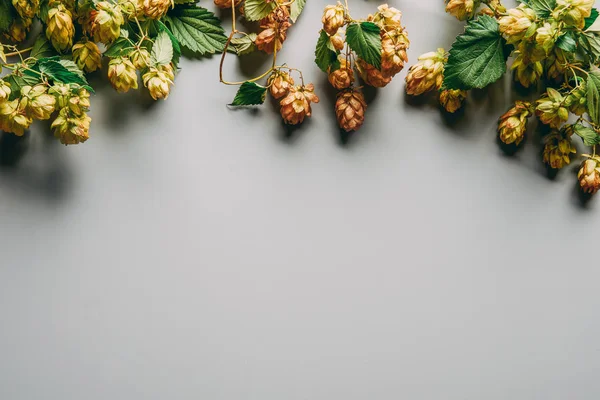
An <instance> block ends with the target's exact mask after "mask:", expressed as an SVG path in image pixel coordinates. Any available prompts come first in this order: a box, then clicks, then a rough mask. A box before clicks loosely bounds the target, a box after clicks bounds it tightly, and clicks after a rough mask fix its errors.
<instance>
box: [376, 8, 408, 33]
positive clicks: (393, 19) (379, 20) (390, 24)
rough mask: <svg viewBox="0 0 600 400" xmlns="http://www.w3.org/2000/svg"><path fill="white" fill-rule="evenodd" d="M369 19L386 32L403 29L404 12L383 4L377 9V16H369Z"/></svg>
mask: <svg viewBox="0 0 600 400" xmlns="http://www.w3.org/2000/svg"><path fill="white" fill-rule="evenodd" d="M367 19H368V20H369V21H371V22H373V23H374V24H376V25H377V26H379V27H380V28H381V29H383V30H384V31H391V30H394V29H398V28H402V26H401V20H402V12H401V11H400V10H398V9H396V8H394V7H390V6H388V5H387V4H382V5H380V6H379V7H377V12H376V13H375V15H369V17H368V18H367Z"/></svg>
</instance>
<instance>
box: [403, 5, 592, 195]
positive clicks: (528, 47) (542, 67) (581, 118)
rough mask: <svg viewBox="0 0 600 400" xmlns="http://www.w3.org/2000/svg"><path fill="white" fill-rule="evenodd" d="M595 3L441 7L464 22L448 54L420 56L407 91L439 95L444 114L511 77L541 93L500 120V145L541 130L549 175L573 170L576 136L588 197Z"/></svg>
mask: <svg viewBox="0 0 600 400" xmlns="http://www.w3.org/2000/svg"><path fill="white" fill-rule="evenodd" d="M594 3H595V0H520V4H519V6H518V7H516V8H513V9H509V10H507V9H506V8H505V7H504V6H503V5H502V4H501V2H500V1H499V0H446V12H448V13H449V14H451V15H453V16H455V17H456V18H457V19H459V20H461V21H467V25H466V28H465V32H464V33H463V34H461V35H459V36H458V37H457V38H456V41H455V42H454V44H453V45H452V48H451V49H450V51H449V52H446V51H445V50H444V49H438V50H437V51H436V52H431V53H427V54H424V55H422V56H421V57H419V61H418V62H417V64H415V65H413V66H412V67H411V68H410V70H409V73H408V75H407V77H406V92H407V93H408V94H409V95H413V96H419V95H422V94H424V93H426V92H430V91H434V90H435V91H438V94H439V97H438V98H439V100H440V103H441V105H442V106H443V107H444V108H445V110H446V111H448V112H451V113H453V112H455V111H457V110H458V109H460V108H461V107H462V105H463V104H464V101H465V99H466V98H467V92H468V91H469V90H470V89H473V88H484V87H486V86H488V85H490V84H492V83H494V82H496V81H498V80H499V79H500V78H502V76H503V75H504V74H505V73H506V71H507V67H508V66H507V62H508V60H509V58H510V57H511V56H512V58H511V59H512V60H513V62H512V64H511V65H510V70H511V71H513V73H514V77H515V80H516V81H517V82H518V84H520V85H521V86H523V87H524V88H530V89H531V90H540V91H541V95H540V97H539V98H538V99H537V100H536V101H534V102H529V101H517V102H516V103H515V104H514V106H513V107H512V108H511V109H510V110H508V112H506V113H505V114H504V115H503V116H501V117H500V119H499V122H498V134H499V139H500V140H501V141H502V142H503V143H505V144H506V145H509V146H514V147H516V146H519V145H521V143H522V142H523V139H524V137H525V135H526V131H527V122H528V119H529V118H530V117H531V116H533V115H536V116H537V118H538V120H539V121H540V122H541V123H542V124H543V125H545V126H546V128H547V129H546V131H548V133H547V134H546V135H545V137H544V150H543V156H542V158H543V162H544V163H545V164H546V165H547V166H548V167H549V168H551V169H557V170H558V169H561V168H563V167H565V166H567V165H569V164H570V163H571V161H572V160H573V159H574V157H575V155H576V153H577V150H576V147H575V145H574V142H573V139H574V138H575V137H579V138H580V140H581V142H582V144H583V145H584V146H587V147H590V151H589V152H588V153H590V154H583V155H582V156H583V157H584V161H583V162H582V164H581V167H580V170H579V173H578V180H579V184H580V187H581V189H582V190H583V191H584V192H586V193H596V192H597V191H598V190H600V157H598V156H597V155H596V145H597V144H600V69H599V68H598V65H599V63H600V19H598V11H597V10H596V9H594V8H593V6H594Z"/></svg>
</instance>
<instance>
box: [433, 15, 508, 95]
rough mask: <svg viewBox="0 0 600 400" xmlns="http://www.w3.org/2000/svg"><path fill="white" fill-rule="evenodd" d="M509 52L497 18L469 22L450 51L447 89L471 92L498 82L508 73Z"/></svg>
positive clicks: (484, 16) (445, 84) (482, 17)
mask: <svg viewBox="0 0 600 400" xmlns="http://www.w3.org/2000/svg"><path fill="white" fill-rule="evenodd" d="M508 53H509V52H508V51H507V50H506V41H505V40H504V38H503V37H502V35H501V34H500V30H499V27H498V22H496V20H495V19H494V18H492V17H489V16H487V15H483V16H481V17H479V18H478V19H476V20H474V21H470V22H469V23H468V25H467V27H466V29H465V33H463V34H461V35H459V36H458V37H457V38H456V41H455V42H454V44H453V45H452V48H451V49H450V56H449V57H448V62H447V64H446V67H445V70H444V87H445V88H447V89H463V90H468V89H472V88H483V87H485V86H487V85H489V84H490V83H493V82H495V81H497V80H498V79H500V77H502V75H503V74H504V73H505V72H506V60H507V58H508Z"/></svg>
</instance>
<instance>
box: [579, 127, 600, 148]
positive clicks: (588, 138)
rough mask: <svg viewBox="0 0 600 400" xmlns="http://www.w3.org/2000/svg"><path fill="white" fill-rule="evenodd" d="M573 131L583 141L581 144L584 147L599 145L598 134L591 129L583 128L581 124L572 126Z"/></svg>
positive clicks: (599, 136)
mask: <svg viewBox="0 0 600 400" xmlns="http://www.w3.org/2000/svg"><path fill="white" fill-rule="evenodd" d="M573 131H574V132H575V134H576V135H577V136H579V137H581V139H583V144H585V145H586V146H594V145H597V144H600V135H598V133H597V132H596V131H595V130H593V129H592V128H588V127H587V126H583V125H581V124H575V125H573Z"/></svg>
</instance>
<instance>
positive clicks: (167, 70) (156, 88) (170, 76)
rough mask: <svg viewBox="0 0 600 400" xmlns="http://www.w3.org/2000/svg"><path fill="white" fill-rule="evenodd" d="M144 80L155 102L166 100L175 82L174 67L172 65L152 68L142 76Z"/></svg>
mask: <svg viewBox="0 0 600 400" xmlns="http://www.w3.org/2000/svg"><path fill="white" fill-rule="evenodd" d="M142 80H143V81H144V86H146V87H147V88H148V91H149V92H150V96H152V98H153V99H154V100H158V99H166V98H167V97H169V93H170V91H171V86H172V85H173V82H174V81H175V75H174V73H173V67H172V66H171V65H170V64H167V65H160V66H157V67H151V68H150V69H149V70H148V72H146V73H145V74H144V75H143V76H142Z"/></svg>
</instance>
